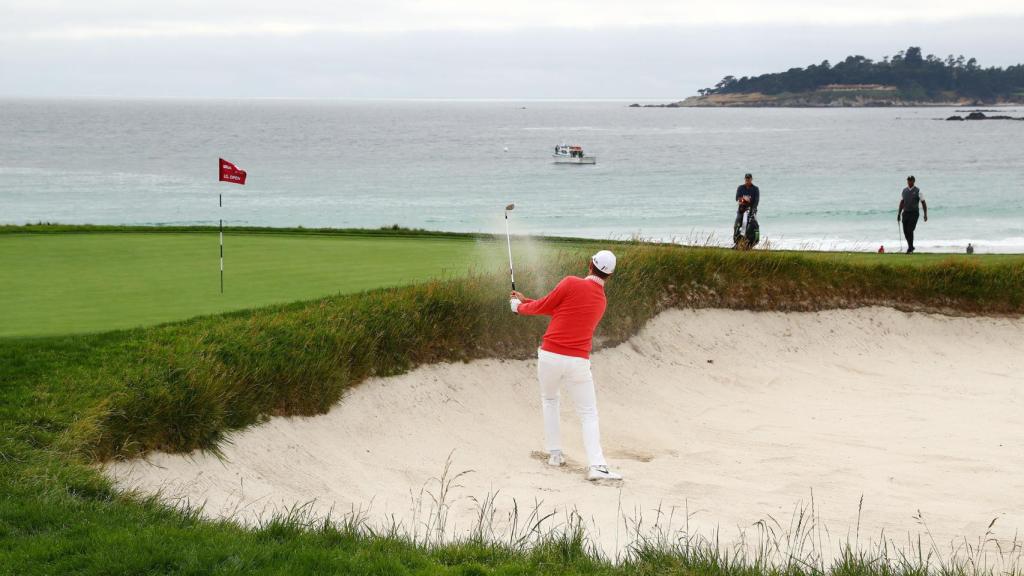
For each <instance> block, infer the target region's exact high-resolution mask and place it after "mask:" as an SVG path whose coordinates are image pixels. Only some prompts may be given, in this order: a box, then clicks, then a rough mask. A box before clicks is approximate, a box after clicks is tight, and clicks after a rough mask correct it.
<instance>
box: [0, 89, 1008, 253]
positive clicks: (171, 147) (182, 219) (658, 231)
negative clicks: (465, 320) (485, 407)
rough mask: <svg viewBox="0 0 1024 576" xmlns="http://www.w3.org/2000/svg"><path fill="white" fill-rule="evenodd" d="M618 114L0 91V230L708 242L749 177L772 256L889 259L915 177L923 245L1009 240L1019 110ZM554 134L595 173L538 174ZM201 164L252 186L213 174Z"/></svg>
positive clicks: (571, 105) (608, 109) (520, 106)
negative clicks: (243, 175) (506, 212)
mask: <svg viewBox="0 0 1024 576" xmlns="http://www.w3.org/2000/svg"><path fill="white" fill-rule="evenodd" d="M627 104H628V103H627V102H609V101H524V102H520V101H348V100H31V99H18V100H0V222H2V223H26V222H38V221H44V222H63V223H98V224H99V223H102V224H154V225H158V224H211V223H216V222H217V219H218V218H224V219H225V220H226V221H227V222H228V223H229V224H235V225H261V226H300V225H301V226H307V227H321V226H329V227H379V226H390V225H393V224H398V225H401V226H407V227H416V228H429V229H436V230H450V231H482V232H500V231H502V228H501V215H502V208H503V207H504V206H505V204H507V203H508V202H512V201H514V202H515V203H516V210H515V212H514V213H513V220H514V223H515V225H516V229H517V230H519V231H520V232H528V233H533V234H555V235H573V236H587V237H594V238H624V237H635V236H640V237H645V238H654V239H662V240H676V241H681V242H688V243H706V242H710V243H715V244H725V243H726V242H727V241H728V239H729V238H730V236H731V225H732V221H733V217H734V214H735V203H734V200H733V197H734V193H735V189H736V186H737V185H739V184H740V182H741V180H742V176H743V173H744V172H752V173H753V174H754V179H755V183H756V184H758V185H759V186H760V188H761V206H760V211H759V220H760V223H761V230H762V237H763V238H765V239H767V240H768V241H770V242H771V244H772V245H773V246H777V247H808V248H817V249H826V250H830V249H845V250H850V249H852V250H876V249H877V248H878V246H879V245H880V244H884V245H885V246H886V248H887V249H888V250H892V249H896V248H898V246H899V240H898V236H897V234H898V225H897V222H896V207H897V205H898V203H899V198H900V191H901V189H902V188H903V186H904V179H905V178H906V176H907V175H908V174H914V175H916V176H917V179H918V186H919V187H920V188H921V190H922V192H923V193H924V196H925V198H926V200H927V202H928V205H929V208H930V211H929V216H930V221H929V222H927V223H924V222H922V223H920V224H919V226H918V242H917V244H918V246H919V248H920V249H922V250H931V251H961V250H963V247H964V246H965V245H966V244H967V242H968V241H970V242H973V243H974V244H975V245H976V246H977V247H978V249H979V251H982V252H984V251H991V252H1024V214H1022V213H1021V212H1022V211H1021V203H1020V199H1021V197H1022V195H1024V183H1022V182H1024V122H1009V121H985V122H945V121H941V120H939V119H942V118H945V117H946V116H948V115H950V114H952V113H954V110H953V109H944V108H927V109H921V108H915V109H906V108H902V109H901V108H883V109H843V110H828V109H783V110H771V109H636V108H628V107H627ZM1005 113H1008V114H1012V115H1024V109H1007V110H1006V111H1005ZM559 142H568V143H578V144H581V145H583V146H584V147H585V148H586V150H587V152H588V153H591V154H594V155H596V156H597V157H598V163H597V165H595V166H561V165H554V164H553V163H552V162H551V156H550V152H551V150H552V148H553V147H554V145H555V144H557V143H559ZM506 149H507V151H506ZM218 157H224V158H226V159H228V160H231V161H233V162H235V163H236V164H238V165H239V166H240V167H242V168H244V169H245V170H247V171H248V173H249V182H248V184H247V185H246V186H244V187H243V186H237V185H231V184H224V183H219V182H217V158H218ZM218 193H223V195H224V207H223V208H218V206H217V195H218Z"/></svg>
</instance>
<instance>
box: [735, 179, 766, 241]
mask: <svg viewBox="0 0 1024 576" xmlns="http://www.w3.org/2000/svg"><path fill="white" fill-rule="evenodd" d="M760 202H761V189H760V188H758V187H757V186H754V177H753V175H751V174H749V173H748V174H745V175H744V176H743V184H740V185H739V187H737V188H736V222H735V223H734V224H733V235H732V241H733V248H738V249H747V248H753V247H754V245H756V244H757V242H758V240H759V239H760V232H759V230H758V225H757V222H756V221H757V205H758V204H759V203H760Z"/></svg>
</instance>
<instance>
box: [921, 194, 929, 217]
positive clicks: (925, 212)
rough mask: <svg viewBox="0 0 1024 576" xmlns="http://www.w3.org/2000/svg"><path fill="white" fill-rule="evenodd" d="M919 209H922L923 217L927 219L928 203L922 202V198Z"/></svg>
mask: <svg viewBox="0 0 1024 576" xmlns="http://www.w3.org/2000/svg"><path fill="white" fill-rule="evenodd" d="M921 208H924V217H925V218H927V217H928V203H927V202H925V201H924V198H921Z"/></svg>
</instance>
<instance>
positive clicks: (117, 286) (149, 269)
mask: <svg viewBox="0 0 1024 576" xmlns="http://www.w3.org/2000/svg"><path fill="white" fill-rule="evenodd" d="M52 232H53V233H17V232H15V233H5V234H0V274H2V276H0V277H2V279H3V280H2V282H0V318H3V322H0V338H2V337H9V336H47V335H59V334H76V333H85V332H101V331H107V330H116V329H124V328H134V327H139V326H149V325H153V324H159V323H163V322H171V321H177V320H185V319H188V318H192V317H195V316H201V315H208V314H216V313H222V312H230V311H235V310H245V309H250V308H255V307H259V306H266V305H270V304H281V303H287V302H295V301H301V300H310V299H314V298H320V297H323V296H329V295H335V294H346V293H352V292H358V291H362V290H368V289H373V288H379V287H386V286H396V285H404V284H413V283H416V282H419V281H423V280H426V279H431V278H441V277H453V276H461V275H464V274H465V273H466V272H467V271H469V270H470V269H471V268H476V269H486V270H491V269H494V268H495V267H496V266H497V267H501V266H504V264H503V262H504V258H505V254H504V252H503V250H504V245H503V243H502V242H496V241H494V240H491V239H484V238H475V237H471V236H465V235H454V234H452V235H433V234H416V233H411V232H407V231H406V232H398V233H396V234H395V235H393V236H388V235H386V233H383V232H381V231H367V232H366V233H365V234H362V235H361V234H359V233H357V232H351V231H347V232H346V231H335V232H326V233H318V232H316V231H282V232H280V233H268V232H267V231H234V230H232V231H229V232H228V234H227V236H226V240H225V258H226V272H225V278H226V279H225V292H224V294H223V295H222V294H220V280H219V275H218V245H217V234H216V232H211V231H209V230H191V231H189V230H185V229H183V230H181V231H172V232H168V231H150V232H146V231H141V230H139V229H134V230H133V231H123V230H121V231H119V230H118V229H117V228H108V229H98V230H90V231H84V230H83V229H82V228H78V227H66V230H63V229H60V230H53V231H52ZM591 243H592V244H595V246H596V244H600V243H599V242H592V241H591V242H588V241H578V242H574V244H578V245H582V244H591ZM516 250H517V252H519V254H517V261H523V260H522V259H523V256H532V257H534V258H536V257H537V254H536V253H533V254H524V253H522V246H521V244H520V245H517V246H516ZM700 250H703V249H699V250H698V251H700ZM706 250H719V249H716V248H709V249H706ZM802 254H804V255H806V256H807V257H809V258H813V259H815V260H821V261H825V262H832V263H837V264H838V263H849V264H864V265H871V264H878V263H885V264H889V265H898V266H902V265H912V266H923V265H930V264H935V263H937V262H943V261H961V260H963V261H971V262H976V263H978V264H981V265H991V264H1014V263H1021V262H1024V255H976V256H966V255H950V254H915V255H912V256H907V255H904V254H884V255H878V254H859V253H855V254H851V253H834V252H804V253H802ZM524 263H525V261H524Z"/></svg>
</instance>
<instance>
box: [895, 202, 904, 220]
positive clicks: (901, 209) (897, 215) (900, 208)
mask: <svg viewBox="0 0 1024 576" xmlns="http://www.w3.org/2000/svg"><path fill="white" fill-rule="evenodd" d="M901 215H903V200H900V207H899V208H897V209H896V217H897V218H899V217H900V216H901Z"/></svg>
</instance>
